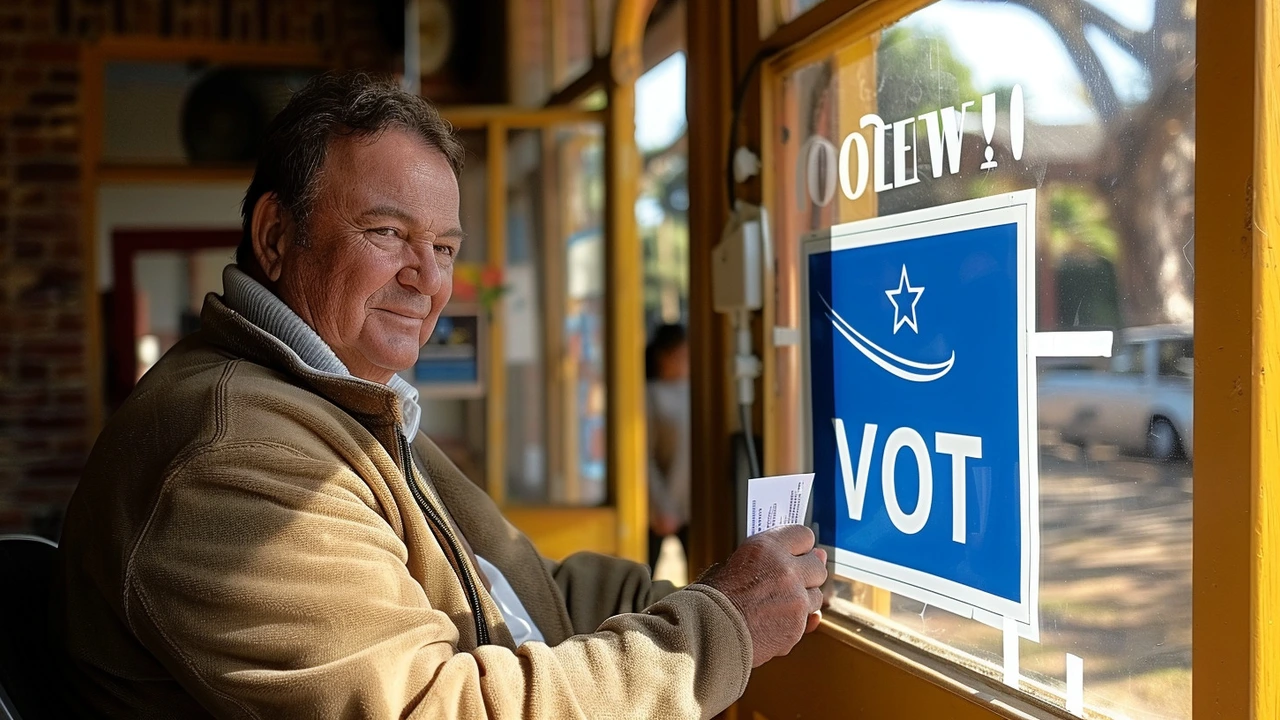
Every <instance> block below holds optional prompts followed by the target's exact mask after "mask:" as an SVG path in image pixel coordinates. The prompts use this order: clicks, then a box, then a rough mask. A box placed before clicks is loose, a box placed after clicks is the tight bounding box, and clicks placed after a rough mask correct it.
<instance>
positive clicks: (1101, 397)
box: [1038, 325, 1194, 461]
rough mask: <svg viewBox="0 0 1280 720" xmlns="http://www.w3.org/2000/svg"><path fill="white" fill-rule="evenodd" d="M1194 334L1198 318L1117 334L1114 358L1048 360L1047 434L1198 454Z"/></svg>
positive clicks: (1154, 452)
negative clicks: (1194, 411) (1054, 362)
mask: <svg viewBox="0 0 1280 720" xmlns="http://www.w3.org/2000/svg"><path fill="white" fill-rule="evenodd" d="M1192 337H1193V336H1192V328H1191V326H1190V325H1158V326H1148V327H1134V328H1129V329H1126V330H1123V331H1121V332H1119V333H1117V335H1116V342H1115V347H1114V350H1113V352H1112V357H1111V359H1110V362H1109V363H1105V364H1095V363H1089V362H1085V363H1079V364H1076V365H1074V366H1066V367H1064V366H1061V365H1058V366H1052V365H1042V366H1041V371H1040V373H1039V376H1040V377H1039V393H1038V395H1039V411H1040V430H1041V436H1042V438H1043V437H1045V436H1046V435H1048V436H1049V437H1054V436H1056V438H1057V439H1058V440H1059V441H1061V442H1064V443H1068V444H1071V445H1079V446H1081V447H1089V446H1092V445H1110V446H1115V447H1117V448H1119V449H1120V450H1121V451H1122V452H1126V453H1133V454H1144V455H1146V456H1147V457H1150V458H1152V459H1155V460H1161V461H1168V460H1176V459H1186V460H1190V459H1191V457H1192V449H1193V445H1194V443H1193V441H1192V437H1193V435H1192V433H1193V430H1192V395H1193V384H1192V383H1193V379H1192V371H1193V365H1194V347H1193V346H1194V343H1193V341H1192Z"/></svg>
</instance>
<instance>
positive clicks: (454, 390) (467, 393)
mask: <svg viewBox="0 0 1280 720" xmlns="http://www.w3.org/2000/svg"><path fill="white" fill-rule="evenodd" d="M413 386H414V387H415V388H417V389H418V397H420V398H422V399H423V400H478V399H480V398H482V397H484V394H485V393H484V386H483V385H481V384H480V383H421V382H414V383H413Z"/></svg>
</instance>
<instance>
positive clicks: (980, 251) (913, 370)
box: [804, 190, 1039, 636]
mask: <svg viewBox="0 0 1280 720" xmlns="http://www.w3.org/2000/svg"><path fill="white" fill-rule="evenodd" d="M1034 218H1035V191H1034V190H1031V191H1025V192H1019V193H1013V194H1007V195H1001V196H998V197H993V198H984V199H980V200H972V201H966V202H962V203H957V204H953V205H948V206H943V207H937V208H930V209H927V210H922V211H917V212H911V213H905V214H902V215H895V216H891V217H885V218H876V219H873V220H867V221H862V222H857V223H850V224H848V225H843V226H839V227H836V228H833V229H832V230H831V231H830V233H829V234H828V235H826V236H824V237H820V238H816V239H813V240H811V241H809V242H807V243H806V245H805V258H804V265H805V267H804V270H805V282H806V285H805V287H806V291H805V296H806V298H805V300H806V302H805V309H804V311H805V324H806V328H805V329H806V339H805V352H806V362H807V367H808V370H809V372H808V385H809V388H808V389H809V407H810V412H809V413H808V415H809V425H808V430H809V436H810V438H811V448H810V449H811V452H812V458H811V459H812V469H813V471H814V472H815V475H816V477H815V480H814V490H813V493H814V509H813V519H814V521H815V522H816V523H817V525H818V534H819V542H820V543H821V544H822V545H824V546H826V547H827V548H829V552H830V554H831V556H832V559H833V561H834V562H835V564H836V567H837V571H839V572H840V574H843V575H846V576H847V577H850V578H852V579H856V580H862V581H866V582H870V583H873V584H875V585H878V586H880V587H885V588H887V589H889V590H892V591H893V592H897V593H900V594H903V595H907V596H910V597H913V598H916V599H918V600H921V601H923V602H927V603H930V604H932V605H937V606H940V607H943V608H944V609H948V610H951V611H952V612H957V613H960V614H963V615H965V616H968V617H979V618H980V619H983V620H985V621H987V622H993V621H995V620H1001V619H1003V618H1009V619H1012V620H1013V621H1015V622H1016V623H1017V624H1019V625H1021V626H1023V631H1024V633H1026V634H1030V635H1033V636H1034V635H1035V634H1036V632H1037V631H1036V628H1037V626H1038V613H1037V612H1036V605H1037V594H1038V564H1039V520H1038V515H1037V510H1036V508H1037V505H1038V490H1037V485H1038V483H1037V475H1038V470H1037V467H1038V456H1037V448H1036V439H1035V435H1036V428H1035V418H1036V410H1035V390H1036V387H1035V372H1034V370H1035V365H1034V356H1033V355H1032V347H1031V344H1032V343H1031V341H1032V337H1031V333H1032V332H1033V331H1034V327H1033V321H1032V318H1033V317H1034V282H1033V279H1034V276H1033V273H1032V272H1031V269H1030V268H1031V262H1032V258H1033V256H1034V253H1033V252H1032V250H1033V249H1034V247H1035V245H1034ZM1028 629H1029V630H1028Z"/></svg>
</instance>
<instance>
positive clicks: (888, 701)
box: [737, 620, 1069, 720]
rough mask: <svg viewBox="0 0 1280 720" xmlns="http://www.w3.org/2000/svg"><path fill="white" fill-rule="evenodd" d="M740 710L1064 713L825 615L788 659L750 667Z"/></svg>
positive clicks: (962, 717)
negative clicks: (1009, 694)
mask: <svg viewBox="0 0 1280 720" xmlns="http://www.w3.org/2000/svg"><path fill="white" fill-rule="evenodd" d="M737 711H738V713H739V715H740V716H745V717H751V716H753V714H755V713H760V714H763V715H765V716H767V717H775V718H797V719H800V720H828V719H829V718H874V719H875V720H926V719H928V720H933V719H934V718H937V719H938V720H942V719H943V718H945V719H946V720H990V719H991V718H1018V719H1019V720H1025V719H1027V718H1054V717H1069V716H1065V715H1059V714H1058V713H1054V712H1052V711H1048V710H1046V709H1045V708H1043V707H1040V706H1038V705H1036V704H1033V703H1032V702H1030V701H1024V700H1021V699H1017V698H1013V697H1008V696H1005V694H1004V693H1003V692H1002V691H1001V690H1000V688H999V687H998V686H997V685H996V684H995V683H994V682H992V681H989V680H986V679H985V678H980V677H978V676H976V675H973V674H971V673H969V672H968V671H964V670H961V669H960V668H958V667H957V666H954V665H950V664H949V663H944V662H939V661H937V660H936V659H934V658H933V657H931V656H929V655H928V654H927V653H925V652H924V651H921V650H917V649H915V648H912V647H910V646H907V645H905V644H901V643H897V642H894V641H891V640H887V639H885V638H883V637H882V636H879V635H878V634H877V633H875V631H872V630H867V629H863V628H860V627H858V626H857V625H856V624H854V623H852V622H849V621H843V620H837V621H836V622H832V621H830V620H824V621H823V624H822V627H821V628H820V629H819V630H817V631H816V632H814V633H812V634H811V635H808V636H807V637H805V638H804V639H803V640H802V641H801V642H800V644H799V645H797V646H796V647H795V649H793V650H792V651H791V654H790V655H788V656H787V657H786V658H783V659H781V660H774V661H772V662H770V663H767V664H765V665H763V666H761V667H759V668H757V669H755V670H754V671H752V673H751V682H750V684H749V685H748V687H747V692H746V694H745V695H744V696H743V699H742V700H741V701H740V702H739V703H738V706H737Z"/></svg>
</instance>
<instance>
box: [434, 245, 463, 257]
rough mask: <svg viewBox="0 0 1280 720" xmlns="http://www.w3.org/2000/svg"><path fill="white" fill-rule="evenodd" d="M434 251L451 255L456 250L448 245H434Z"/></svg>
mask: <svg viewBox="0 0 1280 720" xmlns="http://www.w3.org/2000/svg"><path fill="white" fill-rule="evenodd" d="M436 252H442V253H444V254H445V255H448V256H449V257H453V256H454V254H455V253H457V252H458V251H457V250H455V249H454V248H452V247H451V246H449V245H436Z"/></svg>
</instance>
